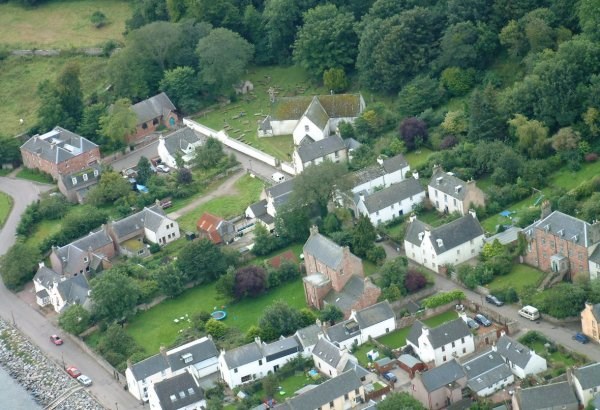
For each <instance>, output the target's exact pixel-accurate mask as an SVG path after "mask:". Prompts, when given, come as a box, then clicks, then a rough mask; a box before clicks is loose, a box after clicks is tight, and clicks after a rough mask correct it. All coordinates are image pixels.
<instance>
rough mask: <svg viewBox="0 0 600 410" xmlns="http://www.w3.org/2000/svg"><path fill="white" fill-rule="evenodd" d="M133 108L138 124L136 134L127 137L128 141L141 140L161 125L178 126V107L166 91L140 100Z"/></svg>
mask: <svg viewBox="0 0 600 410" xmlns="http://www.w3.org/2000/svg"><path fill="white" fill-rule="evenodd" d="M131 109H132V110H133V112H134V113H135V115H136V116H137V124H136V131H135V134H132V135H130V136H129V137H127V142H128V143H135V142H138V141H140V140H141V139H142V138H144V137H145V136H147V135H149V134H151V133H153V132H154V131H156V129H157V128H158V127H159V126H161V125H164V126H165V127H167V128H176V126H177V123H179V116H178V115H177V112H176V111H177V108H175V105H174V104H173V103H172V102H171V100H170V99H169V97H168V96H167V94H165V93H160V94H157V95H155V96H154V97H150V98H148V99H147V100H144V101H140V102H139V103H137V104H134V105H132V106H131Z"/></svg>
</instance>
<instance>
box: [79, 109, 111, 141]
mask: <svg viewBox="0 0 600 410" xmlns="http://www.w3.org/2000/svg"><path fill="white" fill-rule="evenodd" d="M104 115H106V105H105V104H104V103H95V104H90V105H88V106H86V107H85V108H84V109H83V113H82V114H81V122H80V123H79V128H77V132H78V133H79V134H81V135H83V136H84V137H86V138H87V139H89V140H90V141H92V142H94V143H96V144H98V145H102V144H103V143H104V141H103V138H102V136H101V135H100V134H99V131H100V118H102V116H104Z"/></svg>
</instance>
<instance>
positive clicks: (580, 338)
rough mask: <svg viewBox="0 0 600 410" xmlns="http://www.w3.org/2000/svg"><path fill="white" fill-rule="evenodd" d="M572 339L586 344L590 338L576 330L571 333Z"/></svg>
mask: <svg viewBox="0 0 600 410" xmlns="http://www.w3.org/2000/svg"><path fill="white" fill-rule="evenodd" d="M573 340H577V341H578V342H579V343H582V344H586V343H589V341H590V338H589V337H587V336H586V335H584V334H583V333H581V332H577V333H575V334H574V335H573Z"/></svg>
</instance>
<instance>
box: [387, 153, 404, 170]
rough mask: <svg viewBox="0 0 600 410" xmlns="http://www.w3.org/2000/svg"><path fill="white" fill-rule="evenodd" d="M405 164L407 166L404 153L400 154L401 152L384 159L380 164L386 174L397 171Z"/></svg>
mask: <svg viewBox="0 0 600 410" xmlns="http://www.w3.org/2000/svg"><path fill="white" fill-rule="evenodd" d="M407 166H408V162H407V161H406V158H404V155H402V154H398V155H396V156H394V157H391V158H387V159H384V160H383V164H382V168H383V169H384V170H385V172H386V173H388V174H391V173H392V172H396V171H399V170H401V169H402V168H406V167H407Z"/></svg>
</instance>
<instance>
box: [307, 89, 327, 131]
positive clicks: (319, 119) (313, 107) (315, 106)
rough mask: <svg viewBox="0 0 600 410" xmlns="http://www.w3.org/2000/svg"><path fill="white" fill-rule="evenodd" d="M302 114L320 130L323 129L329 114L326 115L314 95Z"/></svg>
mask: <svg viewBox="0 0 600 410" xmlns="http://www.w3.org/2000/svg"><path fill="white" fill-rule="evenodd" d="M304 115H305V116H306V117H307V118H308V119H309V120H311V121H312V122H313V124H315V125H316V126H317V127H319V129H321V130H323V129H325V126H326V125H327V122H328V121H329V115H327V112H326V111H325V108H323V106H322V105H321V103H320V102H319V99H318V98H317V97H316V96H315V97H313V99H312V101H311V102H310V105H309V106H308V108H307V109H306V112H305V113H304Z"/></svg>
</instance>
